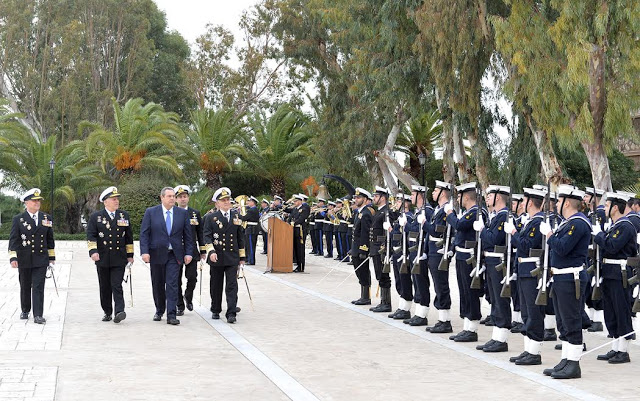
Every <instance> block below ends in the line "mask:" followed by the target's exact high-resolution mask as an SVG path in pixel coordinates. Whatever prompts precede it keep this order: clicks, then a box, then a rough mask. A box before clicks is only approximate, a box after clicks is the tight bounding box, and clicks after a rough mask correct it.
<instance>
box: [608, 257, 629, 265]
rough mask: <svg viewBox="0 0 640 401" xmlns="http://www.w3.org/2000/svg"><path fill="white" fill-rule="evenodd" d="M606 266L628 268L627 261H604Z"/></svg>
mask: <svg viewBox="0 0 640 401" xmlns="http://www.w3.org/2000/svg"><path fill="white" fill-rule="evenodd" d="M602 263H604V264H605V265H618V266H620V267H623V266H627V259H607V258H604V259H602Z"/></svg>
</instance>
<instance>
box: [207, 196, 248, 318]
mask: <svg viewBox="0 0 640 401" xmlns="http://www.w3.org/2000/svg"><path fill="white" fill-rule="evenodd" d="M211 200H212V201H214V202H215V203H216V208H217V209H218V210H217V211H216V212H214V213H210V214H208V215H207V216H205V220H204V243H205V249H206V252H207V263H209V267H210V272H211V278H210V281H209V288H210V292H211V313H212V315H211V318H212V319H216V320H217V319H220V313H221V312H222V288H223V286H224V290H225V294H226V300H227V311H226V313H225V317H226V318H227V322H228V323H235V322H236V313H237V308H236V305H237V304H238V276H237V275H238V268H239V267H240V266H242V265H244V262H245V257H246V253H245V238H246V237H245V234H244V229H243V228H242V219H240V215H239V214H238V212H237V211H236V210H231V190H230V189H229V188H227V187H222V188H219V189H218V190H217V191H216V192H214V194H213V197H212V198H211Z"/></svg>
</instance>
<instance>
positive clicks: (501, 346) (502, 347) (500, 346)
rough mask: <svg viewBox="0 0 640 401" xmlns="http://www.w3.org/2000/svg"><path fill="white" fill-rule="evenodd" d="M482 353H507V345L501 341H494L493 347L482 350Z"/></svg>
mask: <svg viewBox="0 0 640 401" xmlns="http://www.w3.org/2000/svg"><path fill="white" fill-rule="evenodd" d="M482 350H483V351H484V352H507V351H509V344H507V343H506V342H502V341H496V342H494V343H493V345H489V346H487V347H484V348H482Z"/></svg>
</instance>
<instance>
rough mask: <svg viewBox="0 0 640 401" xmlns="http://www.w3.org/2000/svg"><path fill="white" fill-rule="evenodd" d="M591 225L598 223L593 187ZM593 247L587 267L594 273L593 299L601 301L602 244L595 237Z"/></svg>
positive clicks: (588, 270) (588, 271) (592, 239)
mask: <svg viewBox="0 0 640 401" xmlns="http://www.w3.org/2000/svg"><path fill="white" fill-rule="evenodd" d="M591 210H592V212H591V225H592V226H593V225H596V224H598V214H597V210H598V206H597V205H596V189H595V187H594V189H593V196H592V197H591ZM591 247H592V248H593V254H592V256H591V261H592V264H591V266H589V268H588V269H587V273H589V274H594V273H595V277H593V281H592V285H593V290H592V291H591V299H593V300H594V301H599V300H601V299H602V291H601V289H600V282H601V281H602V278H600V246H599V245H598V244H596V241H595V237H593V236H592V237H591Z"/></svg>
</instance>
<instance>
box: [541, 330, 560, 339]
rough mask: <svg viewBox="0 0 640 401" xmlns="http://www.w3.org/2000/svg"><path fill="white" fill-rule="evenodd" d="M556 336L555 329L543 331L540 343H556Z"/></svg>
mask: <svg viewBox="0 0 640 401" xmlns="http://www.w3.org/2000/svg"><path fill="white" fill-rule="evenodd" d="M557 340H558V335H557V334H556V329H544V337H543V338H542V341H557Z"/></svg>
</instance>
